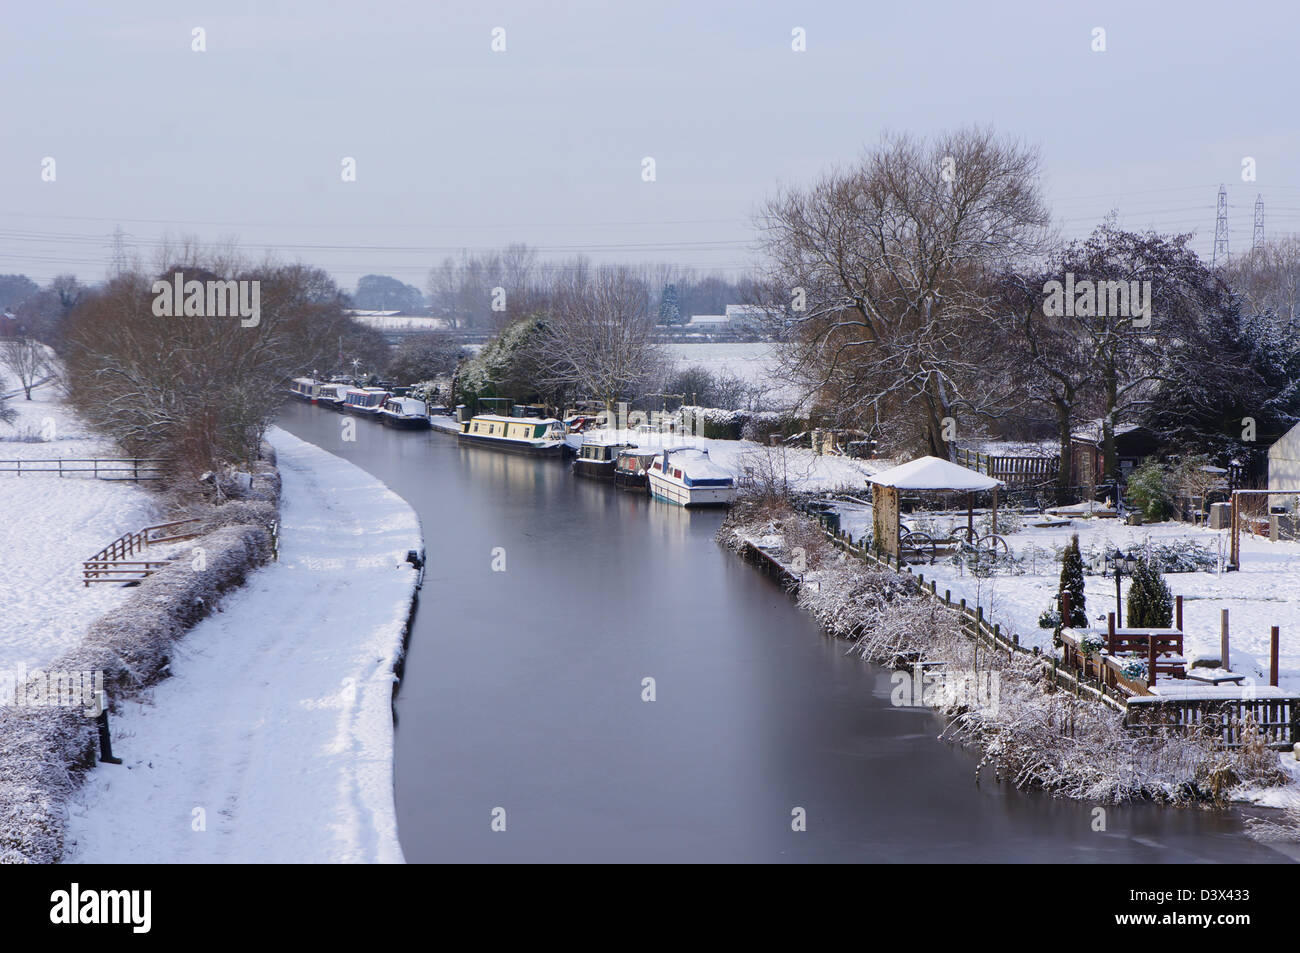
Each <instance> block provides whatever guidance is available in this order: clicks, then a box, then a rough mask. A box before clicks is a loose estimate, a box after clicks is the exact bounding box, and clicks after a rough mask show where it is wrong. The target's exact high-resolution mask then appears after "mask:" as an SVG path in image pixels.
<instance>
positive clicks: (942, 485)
mask: <svg viewBox="0 0 1300 953" xmlns="http://www.w3.org/2000/svg"><path fill="white" fill-rule="evenodd" d="M867 479H868V480H869V481H870V482H872V483H875V484H877V485H879V486H892V487H896V488H898V489H900V490H953V491H962V492H968V493H973V492H976V491H979V490H992V489H993V488H994V487H999V486H1002V481H1001V480H995V479H993V478H992V477H987V476H985V475H984V474H982V473H976V472H975V471H974V470H970V469H967V468H966V467H962V466H958V465H957V464H955V463H950V462H949V461H947V460H941V459H939V458H938V457H920V458H919V459H916V460H912V461H910V462H909V463H904V464H903V465H902V466H901V467H894V468H893V469H892V470H885V471H884V472H882V473H877V474H875V475H874V476H869V477H867Z"/></svg>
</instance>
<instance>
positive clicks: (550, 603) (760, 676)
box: [279, 403, 1286, 863]
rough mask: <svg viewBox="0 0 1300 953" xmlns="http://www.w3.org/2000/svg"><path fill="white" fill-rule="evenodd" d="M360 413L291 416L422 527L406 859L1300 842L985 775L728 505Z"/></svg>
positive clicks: (1225, 848) (404, 702) (1170, 853)
mask: <svg viewBox="0 0 1300 953" xmlns="http://www.w3.org/2000/svg"><path fill="white" fill-rule="evenodd" d="M345 419H347V420H351V419H352V418H343V417H340V416H339V415H337V414H335V413H333V412H331V411H328V410H325V409H322V408H317V407H313V406H309V405H305V404H300V403H292V404H286V406H285V408H284V411H283V414H282V417H281V419H280V421H279V423H280V425H281V426H283V427H284V428H285V429H287V430H288V431H290V432H291V433H294V434H296V435H297V436H299V437H301V438H302V439H305V440H308V441H310V442H312V443H315V444H317V445H318V446H320V447H322V448H323V449H325V450H327V451H329V452H331V453H335V454H338V455H339V456H342V457H345V458H347V459H349V460H351V461H352V462H354V463H356V464H357V465H359V466H361V467H364V468H365V469H366V470H368V471H370V472H371V473H373V474H375V475H376V476H377V477H379V478H380V479H382V480H383V481H384V482H385V483H387V484H388V486H390V487H391V488H392V489H393V490H394V491H395V492H397V493H398V494H400V495H401V496H402V497H404V498H405V499H406V500H407V501H409V502H410V504H411V505H412V506H413V507H414V508H415V510H416V511H417V513H418V514H419V516H420V520H421V523H422V525H423V528H424V535H425V545H426V548H427V557H428V567H427V575H426V578H425V585H424V590H423V592H422V594H421V597H420V604H419V609H418V611H417V613H416V617H415V622H414V627H413V629H412V632H411V638H410V646H409V651H408V654H407V659H406V668H405V673H404V678H403V681H402V685H401V690H400V692H399V694H398V697H397V700H396V705H395V709H396V718H397V733H396V765H395V775H396V802H397V817H398V827H399V833H400V837H401V842H402V849H403V851H404V852H405V855H406V858H407V859H408V860H409V861H412V862H434V861H448V862H498V861H523V862H529V861H690V862H695V861H703V862H731V861H778V862H779V861H793V862H799V861H842V862H863V861H866V862H870V861H891V862H925V861H962V862H990V861H1037V862H1087V861H1103V862H1115V863H1131V862H1139V863H1140V862H1148V863H1150V862H1179V863H1187V862H1196V861H1231V862H1269V861H1275V860H1285V859H1286V858H1285V857H1284V856H1283V855H1281V854H1279V853H1276V852H1274V851H1273V850H1271V849H1269V848H1267V847H1263V846H1260V845H1258V844H1256V843H1254V842H1253V841H1251V840H1249V839H1248V838H1247V837H1245V836H1244V835H1243V834H1242V824H1241V820H1240V818H1239V816H1238V815H1237V814H1236V813H1235V812H1234V813H1217V812H1207V811H1201V810H1174V809H1168V808H1161V807H1157V806H1154V805H1149V804H1142V805H1131V806H1121V807H1109V808H1107V809H1106V816H1105V828H1106V829H1105V830H1104V831H1097V830H1094V829H1093V828H1094V826H1095V824H1096V819H1095V817H1094V808H1095V807H1096V805H1093V804H1089V803H1080V802H1075V801H1067V800H1064V799H1056V798H1050V797H1046V796H1041V795H1034V794H1024V793H1021V792H1018V791H1016V790H1014V789H1013V788H1011V787H1010V786H1009V785H1006V784H998V783H996V782H995V781H993V779H992V777H991V776H990V775H989V774H988V773H987V772H986V773H985V775H984V776H983V779H982V781H980V782H979V783H977V780H976V775H975V768H976V765H977V763H978V760H979V759H978V756H977V755H976V754H975V753H974V752H971V751H967V750H963V749H961V748H957V747H954V746H952V745H949V744H946V743H944V742H942V741H939V740H938V739H937V735H938V733H939V732H940V730H941V729H942V723H941V721H940V720H939V719H938V718H937V716H935V715H934V714H932V713H930V712H928V711H925V710H917V709H900V708H894V707H892V706H891V705H890V703H889V692H890V681H889V672H888V671H886V670H884V669H881V668H878V667H875V666H872V665H869V664H866V663H864V662H862V661H860V660H858V659H856V658H851V657H848V656H846V654H845V650H846V645H845V644H843V643H839V642H834V641H832V640H830V639H828V638H827V637H825V636H824V635H822V634H821V632H820V630H819V629H818V627H817V626H816V624H815V623H814V622H813V621H812V620H811V619H810V618H809V617H808V616H807V615H806V614H804V613H803V612H801V611H800V610H799V609H798V608H797V607H796V606H795V605H794V604H793V602H792V601H791V599H790V597H789V596H788V595H787V594H785V593H784V592H783V591H782V590H781V589H780V588H778V587H777V586H776V585H775V584H774V583H773V582H772V581H770V580H769V579H768V578H767V577H765V576H764V575H762V574H761V573H759V572H758V571H757V570H755V569H754V568H752V567H751V566H748V565H746V564H744V563H743V562H741V561H740V560H739V559H738V558H737V557H736V556H735V555H733V554H731V553H728V552H726V551H724V550H722V549H721V548H720V547H719V546H718V545H717V544H716V543H715V542H714V541H713V536H714V533H715V532H716V530H717V528H718V525H719V523H720V522H721V519H722V517H721V515H720V514H718V513H710V512H697V513H687V512H686V511H684V510H681V509H679V508H676V507H670V506H668V505H666V504H661V503H655V502H652V501H650V500H649V499H646V498H642V497H640V496H632V495H629V494H626V493H621V492H618V491H616V490H614V489H613V488H612V487H609V486H605V485H602V484H598V483H593V482H591V481H586V480H580V479H576V478H575V477H573V476H572V475H571V474H570V473H569V470H568V465H567V463H561V462H558V461H554V460H535V459H530V458H526V457H520V456H513V455H510V454H503V453H498V452H494V451H492V450H485V449H481V448H466V447H461V446H459V445H458V442H457V440H456V438H455V436H454V435H453V434H445V433H438V432H431V433H424V432H416V433H407V432H394V431H392V430H388V429H386V428H383V427H380V426H379V425H378V424H377V423H374V422H371V421H366V420H356V421H355V424H356V439H355V441H353V442H345V441H344V440H343V439H342V422H343V420H345ZM645 679H653V680H654V682H653V689H654V700H653V701H644V700H643V694H645V692H646V689H645V688H644V687H643V686H644V685H645V681H644V680H645ZM797 808H802V809H803V811H804V812H805V814H806V830H804V831H794V830H792V829H791V828H792V818H793V814H792V812H794V811H795V809H797ZM494 819H495V823H494ZM502 824H504V828H505V829H504V830H494V829H493V827H494V826H496V827H500V826H502Z"/></svg>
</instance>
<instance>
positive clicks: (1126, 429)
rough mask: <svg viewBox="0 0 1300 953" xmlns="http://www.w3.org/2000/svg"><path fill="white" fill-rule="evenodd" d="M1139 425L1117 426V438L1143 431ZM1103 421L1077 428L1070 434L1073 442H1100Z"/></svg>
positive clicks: (1098, 420) (1094, 421)
mask: <svg viewBox="0 0 1300 953" xmlns="http://www.w3.org/2000/svg"><path fill="white" fill-rule="evenodd" d="M1143 429H1145V428H1143V427H1142V426H1140V425H1139V424H1116V425H1115V436H1117V437H1118V436H1119V435H1120V434H1126V433H1132V432H1133V431H1134V430H1143ZM1101 436H1102V434H1101V420H1100V418H1099V419H1097V420H1090V421H1088V422H1087V423H1085V424H1083V425H1081V426H1079V427H1076V428H1075V429H1074V430H1072V431H1071V432H1070V438H1071V439H1072V440H1086V441H1098V440H1101Z"/></svg>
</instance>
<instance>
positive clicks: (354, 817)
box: [65, 429, 420, 863]
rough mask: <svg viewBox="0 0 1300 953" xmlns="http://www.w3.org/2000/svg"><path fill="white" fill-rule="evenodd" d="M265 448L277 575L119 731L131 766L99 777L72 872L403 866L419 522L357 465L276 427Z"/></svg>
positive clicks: (82, 807)
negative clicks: (276, 493) (405, 743)
mask: <svg viewBox="0 0 1300 953" xmlns="http://www.w3.org/2000/svg"><path fill="white" fill-rule="evenodd" d="M269 439H270V441H271V443H272V444H273V445H274V446H275V448H276V452H277V454H278V456H279V467H280V473H281V475H282V478H283V504H282V511H281V523H282V531H281V541H280V559H279V562H276V563H272V564H271V565H269V566H267V567H265V568H263V569H262V570H260V571H258V572H257V573H255V574H254V575H253V576H252V577H251V578H250V579H249V581H248V584H247V585H246V586H245V588H244V589H242V590H240V591H239V592H236V593H232V594H231V595H230V596H229V597H228V598H227V599H226V601H225V602H224V603H223V605H222V611H220V612H217V613H215V614H214V615H213V616H211V617H210V618H208V619H205V620H204V621H203V622H202V623H200V624H199V625H198V626H196V627H195V628H194V630H193V631H191V632H190V633H189V634H188V635H187V636H186V637H185V638H184V639H182V640H181V641H180V643H179V644H178V645H177V649H176V653H175V657H174V660H173V662H172V677H171V678H169V679H167V680H166V681H164V682H162V683H160V684H159V685H158V686H156V687H155V688H154V690H153V692H152V698H151V699H150V700H147V701H145V702H144V703H142V704H128V705H126V706H125V710H124V711H123V713H122V714H120V715H118V716H115V717H114V718H113V722H112V727H113V752H114V754H116V755H117V756H118V757H121V758H123V760H124V763H123V764H122V765H120V766H112V765H99V766H98V767H97V768H96V769H95V771H94V772H92V774H91V776H90V778H89V779H88V781H87V783H86V784H85V786H84V787H83V788H82V789H81V790H80V791H79V792H78V794H77V796H76V797H75V799H74V801H73V803H72V807H71V811H70V817H69V825H68V840H67V843H68V847H67V851H66V854H65V859H66V860H68V861H73V862H85V863H123V862H131V863H164V862H165V863H213V862H218V863H219V862H239V863H297V862H305V863H312V862H326V863H330V862H362V863H367V862H370V863H373V862H385V861H388V862H400V861H402V859H403V858H402V852H401V847H400V846H399V844H398V840H397V819H396V815H395V812H394V807H393V721H392V707H391V703H392V690H393V675H392V670H393V665H394V663H395V661H396V659H397V657H398V655H399V653H400V651H401V639H402V632H403V629H404V626H405V624H406V619H407V613H408V609H409V605H410V599H411V593H412V589H413V586H414V583H415V572H414V570H413V569H412V568H411V567H410V566H409V565H407V564H406V563H405V562H404V559H405V555H406V552H407V551H408V550H410V549H418V548H419V547H420V527H419V521H418V519H417V517H416V515H415V512H414V511H413V510H412V509H411V507H410V506H409V505H408V504H407V503H406V502H405V501H403V500H402V499H401V498H400V497H398V496H397V495H396V494H394V493H393V492H392V491H390V490H389V489H388V488H387V487H385V486H384V485H383V484H382V483H380V482H379V481H378V480H376V479H375V478H374V477H372V476H371V475H369V474H368V473H366V472H365V471H363V470H361V469H360V468H358V467H355V466H353V465H352V464H350V463H348V462H347V461H345V460H342V459H340V458H338V457H335V456H333V455H331V454H328V453H326V452H324V451H323V450H320V449H318V448H316V447H314V446H312V445H311V444H308V443H304V442H303V441H301V440H299V439H297V438H296V437H294V436H292V435H290V434H288V433H285V432H284V431H282V430H278V429H276V430H273V431H272V432H271V434H270V437H269ZM201 821H202V823H201ZM201 828H206V829H201Z"/></svg>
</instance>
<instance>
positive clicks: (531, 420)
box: [473, 414, 562, 424]
mask: <svg viewBox="0 0 1300 953" xmlns="http://www.w3.org/2000/svg"><path fill="white" fill-rule="evenodd" d="M473 419H474V420H494V421H496V422H497V423H507V424H558V423H562V421H559V420H556V419H555V418H554V417H502V416H501V415H499V414H475V415H474V417H473Z"/></svg>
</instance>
